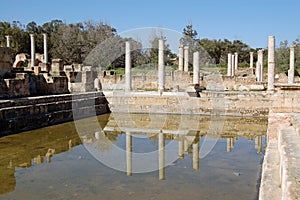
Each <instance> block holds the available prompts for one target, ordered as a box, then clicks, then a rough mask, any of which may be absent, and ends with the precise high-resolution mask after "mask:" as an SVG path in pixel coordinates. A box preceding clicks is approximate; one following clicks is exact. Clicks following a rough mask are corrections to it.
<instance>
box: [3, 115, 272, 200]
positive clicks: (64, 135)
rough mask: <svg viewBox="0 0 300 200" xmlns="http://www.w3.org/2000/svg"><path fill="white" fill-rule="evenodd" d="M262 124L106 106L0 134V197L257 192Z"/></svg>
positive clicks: (243, 195) (248, 195) (241, 195)
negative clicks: (92, 113)
mask: <svg viewBox="0 0 300 200" xmlns="http://www.w3.org/2000/svg"><path fill="white" fill-rule="evenodd" d="M266 130H267V119H266V118H235V117H210V116H190V115H147V114H146V115H145V114H107V115H101V116H98V117H94V118H89V119H84V120H80V121H77V122H76V123H74V122H70V123H64V124H60V125H55V126H51V127H46V128H41V129H38V130H33V131H28V132H23V133H20V134H17V135H12V136H7V137H2V138H0V199H105V200H106V199H113V200H114V199H172V200H175V199H257V195H258V187H259V181H260V172H261V164H262V159H263V153H264V146H265V134H266ZM162 147H163V148H162ZM174 156H175V158H174ZM162 166H164V167H162ZM137 172H138V173H137Z"/></svg>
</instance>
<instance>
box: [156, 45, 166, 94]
mask: <svg viewBox="0 0 300 200" xmlns="http://www.w3.org/2000/svg"><path fill="white" fill-rule="evenodd" d="M164 89H165V63H164V41H163V40H158V90H159V92H163V91H164Z"/></svg>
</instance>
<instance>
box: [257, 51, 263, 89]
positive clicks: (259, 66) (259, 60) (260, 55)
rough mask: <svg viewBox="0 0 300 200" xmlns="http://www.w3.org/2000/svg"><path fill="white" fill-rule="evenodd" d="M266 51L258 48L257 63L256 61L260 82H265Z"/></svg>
mask: <svg viewBox="0 0 300 200" xmlns="http://www.w3.org/2000/svg"><path fill="white" fill-rule="evenodd" d="M263 56H264V51H263V50H262V49H261V50H258V52H257V63H256V77H257V81H258V82H260V83H261V82H263V70H264V61H263V60H264V57H263Z"/></svg>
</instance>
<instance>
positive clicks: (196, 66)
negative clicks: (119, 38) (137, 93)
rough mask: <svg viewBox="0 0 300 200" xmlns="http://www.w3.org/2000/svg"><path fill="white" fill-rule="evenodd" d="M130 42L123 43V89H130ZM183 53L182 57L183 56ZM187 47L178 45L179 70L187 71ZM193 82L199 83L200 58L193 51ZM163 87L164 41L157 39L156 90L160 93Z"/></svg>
mask: <svg viewBox="0 0 300 200" xmlns="http://www.w3.org/2000/svg"><path fill="white" fill-rule="evenodd" d="M130 51H131V50H130V43H129V42H126V43H125V90H126V91H130V90H131V89H132V82H131V56H130ZM183 55H184V57H183ZM188 60H189V47H188V46H186V47H183V45H179V70H184V71H188ZM193 73H194V76H193V84H199V83H200V60H199V52H194V53H193ZM164 89H165V64H164V41H163V40H159V41H158V91H159V92H160V93H162V92H163V91H164Z"/></svg>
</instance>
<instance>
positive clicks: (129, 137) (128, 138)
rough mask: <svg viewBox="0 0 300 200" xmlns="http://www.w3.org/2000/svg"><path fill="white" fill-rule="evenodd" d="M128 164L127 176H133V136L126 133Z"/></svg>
mask: <svg viewBox="0 0 300 200" xmlns="http://www.w3.org/2000/svg"><path fill="white" fill-rule="evenodd" d="M126 164H127V176H132V135H131V133H130V132H126Z"/></svg>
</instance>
